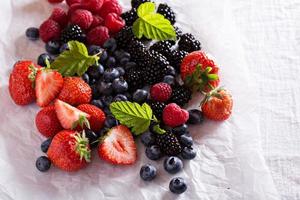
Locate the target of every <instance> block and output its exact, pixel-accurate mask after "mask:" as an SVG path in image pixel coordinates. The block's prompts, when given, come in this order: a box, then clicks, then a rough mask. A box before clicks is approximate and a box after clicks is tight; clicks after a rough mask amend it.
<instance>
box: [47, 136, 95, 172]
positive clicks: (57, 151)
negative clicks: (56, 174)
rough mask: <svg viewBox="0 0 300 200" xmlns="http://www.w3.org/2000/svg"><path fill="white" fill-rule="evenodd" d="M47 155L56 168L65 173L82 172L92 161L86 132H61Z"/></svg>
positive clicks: (52, 142)
mask: <svg viewBox="0 0 300 200" xmlns="http://www.w3.org/2000/svg"><path fill="white" fill-rule="evenodd" d="M47 155H48V157H49V159H50V160H51V162H52V163H53V164H54V165H55V166H56V167H58V168H60V169H62V170H64V171H68V172H71V171H77V170H80V169H82V168H84V167H85V166H86V165H87V163H88V162H90V159H91V150H90V146H89V140H88V139H87V138H86V137H85V133H84V132H83V133H82V134H80V133H78V132H76V131H71V130H63V131H60V132H59V133H57V134H56V135H55V136H54V138H53V139H52V141H51V144H50V146H49V149H48V151H47Z"/></svg>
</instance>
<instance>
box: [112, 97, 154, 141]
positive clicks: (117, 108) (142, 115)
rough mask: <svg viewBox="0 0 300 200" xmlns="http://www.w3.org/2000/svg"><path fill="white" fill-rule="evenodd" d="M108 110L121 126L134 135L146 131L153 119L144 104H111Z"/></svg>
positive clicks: (146, 105)
mask: <svg viewBox="0 0 300 200" xmlns="http://www.w3.org/2000/svg"><path fill="white" fill-rule="evenodd" d="M109 109H110V111H111V113H112V114H113V115H114V117H115V118H116V119H117V120H119V121H120V123H121V124H123V125H125V126H127V127H129V128H131V130H132V132H133V133H134V134H135V135H139V134H141V133H143V132H145V131H147V129H148V128H149V126H150V123H151V120H152V118H153V113H152V109H151V108H150V106H149V105H148V104H146V103H144V104H143V105H142V106H141V105H139V104H137V103H132V102H129V101H119V102H114V103H111V104H110V106H109Z"/></svg>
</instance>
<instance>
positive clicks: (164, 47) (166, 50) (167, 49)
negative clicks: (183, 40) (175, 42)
mask: <svg viewBox="0 0 300 200" xmlns="http://www.w3.org/2000/svg"><path fill="white" fill-rule="evenodd" d="M171 48H172V44H171V42H169V41H160V42H157V43H155V44H153V45H152V46H151V47H150V50H153V51H156V52H158V53H160V54H162V55H163V56H165V57H166V58H167V59H168V60H169V59H170V58H171V55H172V54H171V53H172V50H171Z"/></svg>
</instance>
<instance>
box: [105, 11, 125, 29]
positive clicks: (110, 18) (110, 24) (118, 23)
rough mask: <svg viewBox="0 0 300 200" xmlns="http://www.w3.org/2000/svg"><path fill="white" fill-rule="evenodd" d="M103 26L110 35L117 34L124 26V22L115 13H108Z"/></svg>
mask: <svg viewBox="0 0 300 200" xmlns="http://www.w3.org/2000/svg"><path fill="white" fill-rule="evenodd" d="M105 26H106V27H107V28H108V29H109V31H110V32H111V33H117V32H119V31H120V30H121V29H122V28H123V27H124V26H125V21H124V20H123V19H122V17H120V16H118V15H117V14H116V13H109V14H108V15H107V16H106V18H105Z"/></svg>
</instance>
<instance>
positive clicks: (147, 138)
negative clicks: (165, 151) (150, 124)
mask: <svg viewBox="0 0 300 200" xmlns="http://www.w3.org/2000/svg"><path fill="white" fill-rule="evenodd" d="M141 141H142V143H143V144H144V145H145V146H146V147H149V146H151V145H153V144H155V135H154V134H153V133H151V132H150V131H147V132H146V133H143V134H142V135H141Z"/></svg>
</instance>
